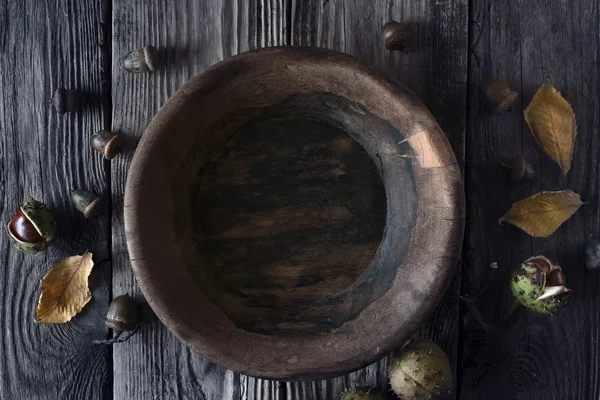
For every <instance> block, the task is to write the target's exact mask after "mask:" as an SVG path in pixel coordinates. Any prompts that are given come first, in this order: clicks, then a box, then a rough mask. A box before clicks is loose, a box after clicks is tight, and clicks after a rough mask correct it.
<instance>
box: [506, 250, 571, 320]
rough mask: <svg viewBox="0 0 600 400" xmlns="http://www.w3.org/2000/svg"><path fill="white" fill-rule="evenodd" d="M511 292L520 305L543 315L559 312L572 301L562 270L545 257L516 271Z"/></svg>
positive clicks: (532, 261) (529, 261)
mask: <svg viewBox="0 0 600 400" xmlns="http://www.w3.org/2000/svg"><path fill="white" fill-rule="evenodd" d="M510 289H511V291H512V293H513V295H514V296H515V298H516V300H517V301H518V302H519V303H520V304H522V305H523V306H525V307H526V308H529V309H530V310H533V311H536V312H539V313H542V314H551V313H553V312H556V311H558V310H559V309H561V308H562V307H564V306H565V305H566V304H567V303H568V301H569V299H570V297H571V290H569V289H568V288H567V287H566V279H565V276H564V274H563V271H562V268H561V267H560V265H558V264H555V263H553V262H552V261H550V260H549V259H548V258H546V257H544V256H536V257H531V258H530V259H528V260H526V261H525V262H523V263H522V264H521V266H520V267H519V268H517V269H516V270H515V271H513V273H512V277H511V280H510Z"/></svg>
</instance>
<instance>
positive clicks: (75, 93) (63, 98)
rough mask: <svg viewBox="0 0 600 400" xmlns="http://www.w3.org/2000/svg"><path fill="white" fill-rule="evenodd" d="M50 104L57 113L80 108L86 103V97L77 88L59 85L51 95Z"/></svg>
mask: <svg viewBox="0 0 600 400" xmlns="http://www.w3.org/2000/svg"><path fill="white" fill-rule="evenodd" d="M51 103H52V105H53V106H54V109H55V110H56V112H57V113H59V114H61V115H62V114H64V113H68V112H74V111H79V110H81V109H82V108H83V107H84V106H85V103H86V98H85V95H84V94H83V93H81V92H80V91H79V90H67V89H65V88H64V87H62V86H61V87H59V88H58V89H56V91H55V92H54V95H53V96H52V101H51Z"/></svg>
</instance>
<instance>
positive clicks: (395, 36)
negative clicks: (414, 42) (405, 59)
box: [383, 21, 409, 53]
mask: <svg viewBox="0 0 600 400" xmlns="http://www.w3.org/2000/svg"><path fill="white" fill-rule="evenodd" d="M408 37H409V31H408V27H407V26H406V25H404V24H401V23H399V22H397V21H389V22H387V23H386V24H385V25H383V40H384V41H385V47H386V48H387V49H388V50H402V51H404V52H405V53H408V47H407V44H408Z"/></svg>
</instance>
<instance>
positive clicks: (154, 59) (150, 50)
mask: <svg viewBox="0 0 600 400" xmlns="http://www.w3.org/2000/svg"><path fill="white" fill-rule="evenodd" d="M144 61H145V62H146V65H147V66H148V69H149V70H150V71H151V72H154V71H156V70H157V69H158V65H159V59H158V51H156V48H154V46H150V45H147V46H144Z"/></svg>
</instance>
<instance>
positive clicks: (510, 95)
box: [485, 79, 519, 113]
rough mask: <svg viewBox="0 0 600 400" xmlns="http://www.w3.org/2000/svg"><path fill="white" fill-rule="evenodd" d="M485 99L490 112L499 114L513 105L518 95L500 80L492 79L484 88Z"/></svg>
mask: <svg viewBox="0 0 600 400" xmlns="http://www.w3.org/2000/svg"><path fill="white" fill-rule="evenodd" d="M485 97H486V98H487V100H488V102H489V105H490V107H491V108H492V110H494V112H496V113H501V112H504V111H506V110H508V109H509V108H510V107H511V106H512V105H513V103H514V102H515V100H516V99H517V97H519V94H518V93H517V92H516V91H514V90H512V89H511V87H510V86H508V84H507V83H506V82H505V81H503V80H502V79H492V80H491V81H490V82H489V83H488V84H487V86H486V88H485Z"/></svg>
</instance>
